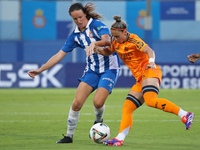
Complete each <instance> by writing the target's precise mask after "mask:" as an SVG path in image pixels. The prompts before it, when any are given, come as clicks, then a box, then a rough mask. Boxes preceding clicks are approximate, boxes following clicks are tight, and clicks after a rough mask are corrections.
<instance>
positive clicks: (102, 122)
mask: <svg viewBox="0 0 200 150" xmlns="http://www.w3.org/2000/svg"><path fill="white" fill-rule="evenodd" d="M96 123H103V119H102V120H101V121H99V122H97V121H94V124H96Z"/></svg>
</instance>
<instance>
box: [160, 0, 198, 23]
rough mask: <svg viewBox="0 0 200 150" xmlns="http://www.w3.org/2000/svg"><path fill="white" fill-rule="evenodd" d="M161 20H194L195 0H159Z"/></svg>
mask: <svg viewBox="0 0 200 150" xmlns="http://www.w3.org/2000/svg"><path fill="white" fill-rule="evenodd" d="M160 12H161V20H194V19H195V1H190V2H188V1H181V2H178V1H175V2H173V1H169V2H167V1H165V2H160Z"/></svg>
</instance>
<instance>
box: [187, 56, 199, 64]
mask: <svg viewBox="0 0 200 150" xmlns="http://www.w3.org/2000/svg"><path fill="white" fill-rule="evenodd" d="M187 58H188V60H189V62H191V63H195V62H196V61H197V60H199V59H200V54H191V55H188V56H187Z"/></svg>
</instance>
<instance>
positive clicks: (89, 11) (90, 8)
mask: <svg viewBox="0 0 200 150" xmlns="http://www.w3.org/2000/svg"><path fill="white" fill-rule="evenodd" d="M74 10H82V11H83V13H84V14H86V17H87V19H88V20H89V19H90V18H93V19H99V18H103V17H102V16H101V15H100V14H97V13H95V12H94V10H95V7H94V4H93V3H87V4H86V5H85V7H84V6H83V4H82V3H73V4H71V6H70V7H69V14H70V16H71V12H73V11H74Z"/></svg>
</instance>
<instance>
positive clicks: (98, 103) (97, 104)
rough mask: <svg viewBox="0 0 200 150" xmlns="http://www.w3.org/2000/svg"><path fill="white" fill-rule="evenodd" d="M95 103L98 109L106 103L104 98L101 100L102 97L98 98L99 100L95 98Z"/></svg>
mask: <svg viewBox="0 0 200 150" xmlns="http://www.w3.org/2000/svg"><path fill="white" fill-rule="evenodd" d="M93 104H94V107H95V108H97V109H100V108H102V107H103V105H104V100H101V99H98V100H95V99H94V100H93Z"/></svg>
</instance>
